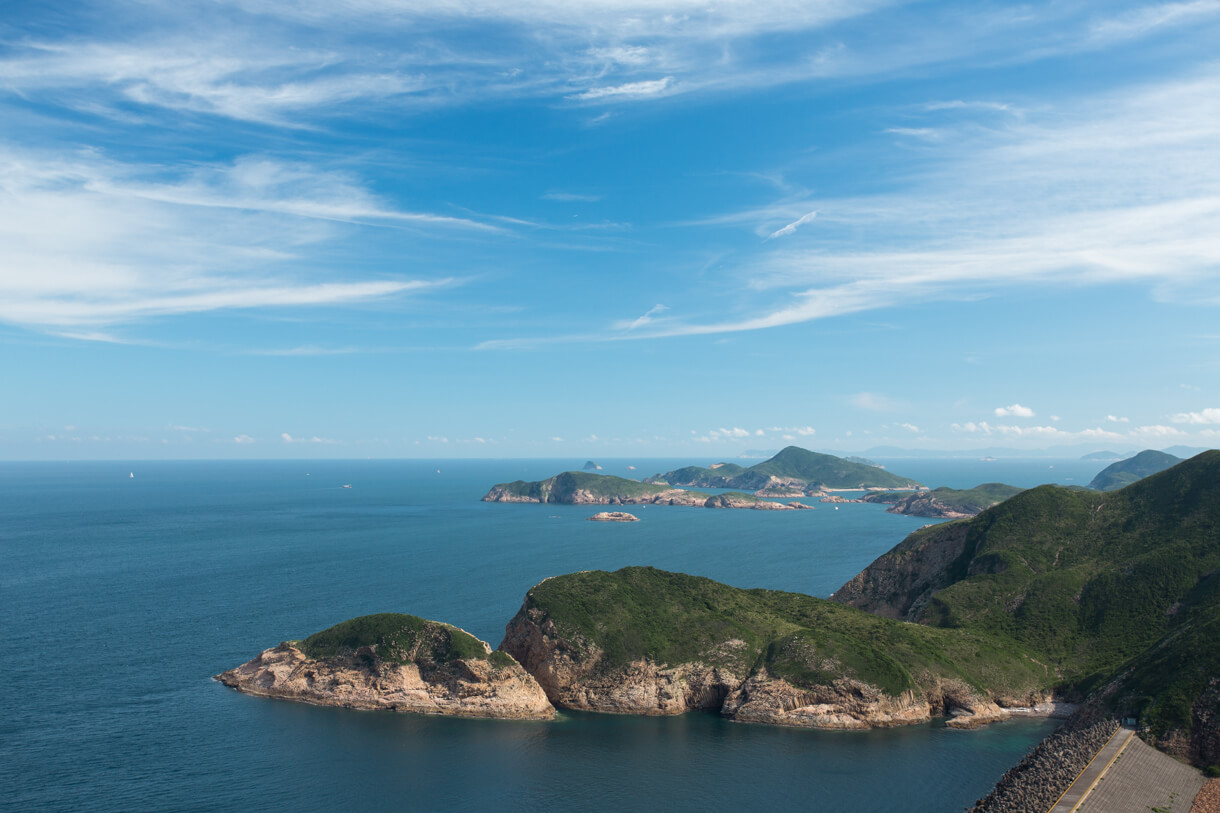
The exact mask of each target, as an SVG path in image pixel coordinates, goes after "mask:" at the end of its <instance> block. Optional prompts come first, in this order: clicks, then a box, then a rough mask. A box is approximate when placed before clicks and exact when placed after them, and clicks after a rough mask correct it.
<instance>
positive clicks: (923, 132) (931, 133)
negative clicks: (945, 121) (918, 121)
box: [885, 127, 944, 141]
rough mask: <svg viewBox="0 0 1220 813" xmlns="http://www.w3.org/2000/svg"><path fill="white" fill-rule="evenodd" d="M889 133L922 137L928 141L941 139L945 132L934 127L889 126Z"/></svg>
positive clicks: (887, 130)
mask: <svg viewBox="0 0 1220 813" xmlns="http://www.w3.org/2000/svg"><path fill="white" fill-rule="evenodd" d="M885 132H887V133H893V134H894V135H902V136H910V137H912V138H922V139H925V140H927V141H939V140H940V139H941V138H942V137H943V136H944V134H943V133H942V132H941V131H940V130H937V129H935V128H932V127H889V128H887V129H886V131H885Z"/></svg>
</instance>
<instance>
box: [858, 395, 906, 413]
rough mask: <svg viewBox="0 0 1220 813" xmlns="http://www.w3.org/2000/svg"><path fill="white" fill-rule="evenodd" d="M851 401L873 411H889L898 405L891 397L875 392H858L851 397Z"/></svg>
mask: <svg viewBox="0 0 1220 813" xmlns="http://www.w3.org/2000/svg"><path fill="white" fill-rule="evenodd" d="M851 403H853V404H854V405H856V406H858V407H860V408H861V409H867V410H871V411H873V412H890V411H892V410H895V409H897V408H898V407H899V406H900V404H899V403H898V402H897V401H895V400H894V399H893V398H890V397H888V396H885V395H878V394H877V393H875V392H858V393H856V394H855V395H853V396H852V397H851Z"/></svg>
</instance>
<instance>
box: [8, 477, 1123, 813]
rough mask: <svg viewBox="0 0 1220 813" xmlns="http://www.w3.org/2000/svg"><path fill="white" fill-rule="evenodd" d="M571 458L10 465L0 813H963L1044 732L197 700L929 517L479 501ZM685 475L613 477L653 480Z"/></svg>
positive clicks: (758, 571) (766, 581) (809, 556)
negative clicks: (533, 718)
mask: <svg viewBox="0 0 1220 813" xmlns="http://www.w3.org/2000/svg"><path fill="white" fill-rule="evenodd" d="M582 462H583V461H571V460H507V461H506V460H496V461H491V460H478V461H475V460H466V461H452V460H451V461H308V462H282V461H276V462H117V463H98V462H89V463H4V464H0V652H2V653H3V671H2V673H0V676H2V679H0V809H4V810H50V811H85V810H97V811H103V810H104V811H111V810H115V811H117V810H183V811H185V810H222V809H241V810H243V811H244V813H255V812H256V811H282V810H291V811H293V813H308V812H309V811H324V810H325V811H330V810H336V809H357V808H360V809H370V810H398V809H401V810H415V809H417V810H432V809H445V810H475V809H487V808H495V809H502V810H528V811H548V810H576V809H581V810H622V809H670V810H739V809H766V808H772V809H775V808H790V807H798V806H799V807H803V808H806V809H810V810H840V811H895V810H903V811H942V810H956V809H960V808H962V807H964V806H966V805H968V804H969V803H971V802H972V801H973V800H974V799H976V798H978V797H979V796H981V795H983V794H985V793H986V792H987V791H988V790H989V789H990V787H991V785H992V784H993V783H994V781H995V780H996V779H997V778H998V777H999V776H1000V775H1001V774H1002V773H1003V772H1004V771H1005V770H1006V769H1007V768H1008V767H1009V766H1010V765H1012V764H1013V763H1014V762H1016V761H1017V760H1018V759H1019V758H1020V756H1021V755H1022V754H1023V753H1024V752H1025V751H1026V750H1027V749H1028V748H1029V747H1031V746H1032V745H1033V744H1034V743H1035V742H1036V741H1038V740H1039V739H1041V738H1042V737H1043V736H1045V734H1046V733H1048V732H1049V731H1050V730H1051V729H1052V728H1053V726H1054V724H1053V723H1050V722H1047V721H1041V720H1034V721H1029V720H1026V721H1013V722H1008V723H1004V724H1002V725H995V726H991V727H987V728H984V729H982V730H979V731H971V732H963V731H951V730H948V729H946V728H944V727H943V725H941V724H939V723H936V722H934V723H931V724H929V725H922V726H913V727H908V728H901V729H895V730H887V731H872V732H863V733H861V732H821V731H806V730H798V729H782V728H772V727H765V726H754V725H743V724H735V723H729V722H725V721H723V720H721V719H719V718H717V717H715V716H713V715H708V714H691V715H686V716H682V717H676V718H663V719H656V718H634V717H618V716H608V715H595V714H563V715H561V718H560V719H559V720H558V721H556V722H550V723H538V722H528V723H526V722H509V721H495V720H463V719H444V718H431V717H415V716H409V715H398V714H393V713H381V712H357V711H350V710H344V709H334V708H317V707H312V706H306V705H301V704H295V703H289V702H283V701H276V700H268V699H264V698H256V697H249V696H245V695H240V694H237V693H235V692H233V691H231V690H229V689H227V688H225V687H223V686H221V685H220V684H218V683H216V682H214V681H213V680H212V679H211V676H212V675H214V674H216V673H218V672H221V671H223V670H225V669H229V668H231V667H233V666H236V665H237V664H239V663H242V662H243V661H246V660H248V659H250V658H251V657H253V656H254V655H256V654H257V653H258V652H259V651H261V650H262V649H264V648H266V647H268V646H272V645H274V644H276V643H278V642H279V641H281V640H285V639H290V638H299V637H303V636H305V635H308V634H310V633H312V632H315V631H317V630H320V629H323V628H325V627H328V626H330V625H332V624H334V623H337V622H339V621H342V620H344V619H346V618H351V617H353V616H357V615H363V614H366V613H373V612H386V611H396V612H409V613H414V614H416V615H422V616H425V617H428V618H435V619H439V620H443V621H447V622H450V623H453V624H456V625H458V626H461V627H463V628H465V629H467V630H469V631H470V632H472V633H474V634H475V635H477V636H479V637H480V638H483V639H485V640H487V641H489V642H491V643H492V644H493V645H495V644H498V643H499V641H500V638H501V637H502V635H503V631H504V625H505V623H506V622H507V621H508V619H509V618H511V617H512V615H513V613H515V612H516V610H517V609H518V607H519V606H520V604H521V600H522V597H523V596H524V595H525V592H526V590H528V589H529V588H530V587H531V586H532V585H534V584H536V583H537V582H538V581H540V580H542V579H543V578H545V577H547V576H553V575H557V574H561V573H569V572H572V571H577V570H588V569H597V568H602V569H615V568H619V567H623V566H625V565H654V566H656V567H660V568H664V569H667V570H677V571H682V572H686V573H693V574H697V575H702V576H708V577H710V578H713V579H717V580H720V581H723V582H727V583H729V584H733V585H737V586H740V587H766V588H772V589H781V590H793V591H799V592H803V593H810V594H813V595H818V596H827V595H829V594H830V593H831V592H833V591H834V590H835V589H836V588H838V587H839V586H840V585H841V584H842V583H843V582H844V581H846V580H847V579H848V578H850V577H851V576H852V575H854V574H855V573H856V572H857V571H859V570H860V569H861V568H862V567H864V566H865V565H867V564H868V563H869V562H870V561H872V560H873V559H874V558H875V557H876V556H878V555H879V554H881V553H883V552H885V551H886V550H888V549H889V548H890V547H892V546H893V545H894V544H896V543H897V542H899V541H900V540H901V539H902V538H903V537H904V536H905V535H906V534H907V533H909V532H910V531H912V530H914V529H915V528H917V527H919V526H921V525H924V524H926V523H927V522H929V520H926V519H920V518H915V517H901V516H895V515H891V514H887V513H885V511H884V508H883V506H878V505H861V504H846V505H841V506H839V507H838V509H837V510H836V509H835V507H834V506H832V505H825V504H817V503H815V505H817V510H814V511H791V512H758V511H729V510H712V509H699V508H673V507H656V506H653V507H635V508H633V511H634V512H635V513H636V514H637V515H638V516H640V518H641V521H640V522H638V523H631V524H618V523H594V522H588V521H586V520H587V517H588V516H589V515H590V514H592V513H594V512H595V511H596V510H597V509H596V508H595V507H590V506H584V507H582V506H555V505H520V504H492V503H483V502H480V501H479V498H480V497H481V496H482V495H483V494H484V493H485V492H486V490H487V489H488V487H489V486H490V485H491V484H493V483H495V482H499V481H504V480H515V479H519V478H520V479H541V478H543V477H546V476H549V475H551V474H554V473H556V472H557V471H560V470H563V469H565V468H576V467H578V466H579V464H580V463H582ZM688 462H690V461H672V460H670V461H667V460H639V461H628V460H614V461H604V462H603V465H604V466H605V469H604V471H605V473H614V474H621V475H625V476H633V477H643V476H647V475H649V474H654V473H656V472H658V471H665V470H667V469H669V468H673V467H675V466H677V465H683V464H685V463H688ZM883 462H885V463H886V465H887V466H888V467H889V469H890V470H891V471H895V472H897V473H900V474H904V475H908V476H912V477H915V478H917V479H920V480H921V481H923V482H925V483H927V484H929V485H933V486H935V485H953V486H958V487H960V486H967V485H974V484H976V483H978V482H982V481H989V480H1002V481H1006V482H1010V483H1013V484H1015V485H1022V486H1031V485H1036V484H1038V483H1041V482H1068V483H1087V482H1088V480H1089V479H1090V478H1091V477H1092V476H1093V474H1095V473H1096V472H1097V471H1098V470H1099V469H1100V468H1101V467H1102V465H1104V464H1097V463H1092V464H1089V463H1081V462H1079V461H1058V462H1057V461H1050V462H1048V461H1044V460H1039V461H1028V462H1022V461H993V462H986V461H967V462H962V461H919V460H906V461H883ZM1051 465H1054V468H1049V467H1050V466H1051ZM628 466H635V468H634V469H629V468H627V467H628ZM133 475H134V476H133ZM345 485H350V486H351V487H350V488H345V487H344V486H345Z"/></svg>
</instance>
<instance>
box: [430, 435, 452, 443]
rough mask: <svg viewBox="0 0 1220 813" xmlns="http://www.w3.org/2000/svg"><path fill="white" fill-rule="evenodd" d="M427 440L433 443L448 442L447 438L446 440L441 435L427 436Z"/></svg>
mask: <svg viewBox="0 0 1220 813" xmlns="http://www.w3.org/2000/svg"><path fill="white" fill-rule="evenodd" d="M428 440H430V441H432V442H433V443H448V442H449V438H447V437H445V436H443V435H428Z"/></svg>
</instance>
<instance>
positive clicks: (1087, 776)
mask: <svg viewBox="0 0 1220 813" xmlns="http://www.w3.org/2000/svg"><path fill="white" fill-rule="evenodd" d="M1134 735H1135V732H1134V731H1131V730H1130V729H1127V728H1120V729H1119V730H1118V731H1115V732H1114V736H1112V737H1111V738H1110V740H1109V742H1107V743H1106V744H1105V745H1103V746H1102V747H1101V750H1100V751H1098V752H1097V756H1095V757H1093V761H1092V762H1090V763H1089V764H1088V767H1086V768H1085V769H1084V770H1083V771H1081V773H1080V776H1078V777H1076V781H1075V782H1073V783H1072V785H1071V787H1069V788H1068V789H1067V790H1066V791H1064V793H1063V795H1062V796H1060V797H1059V801H1058V802H1056V803H1055V806H1054V807H1052V808H1051V809H1050V813H1072V811H1074V810H1076V808H1077V807H1078V806H1079V805H1080V802H1081V800H1083V799H1084V797H1086V796H1088V795H1089V791H1091V790H1092V789H1093V786H1094V785H1096V784H1097V781H1098V780H1099V779H1101V776H1102V774H1104V773H1105V772H1106V769H1107V768H1109V767H1110V764H1111V763H1113V762H1114V760H1116V759H1118V755H1119V754H1121V753H1122V752H1123V749H1124V748H1126V747H1127V744H1128V743H1129V742H1130V741H1131V738H1132V737H1133V736H1134ZM1192 798H1193V797H1192Z"/></svg>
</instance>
